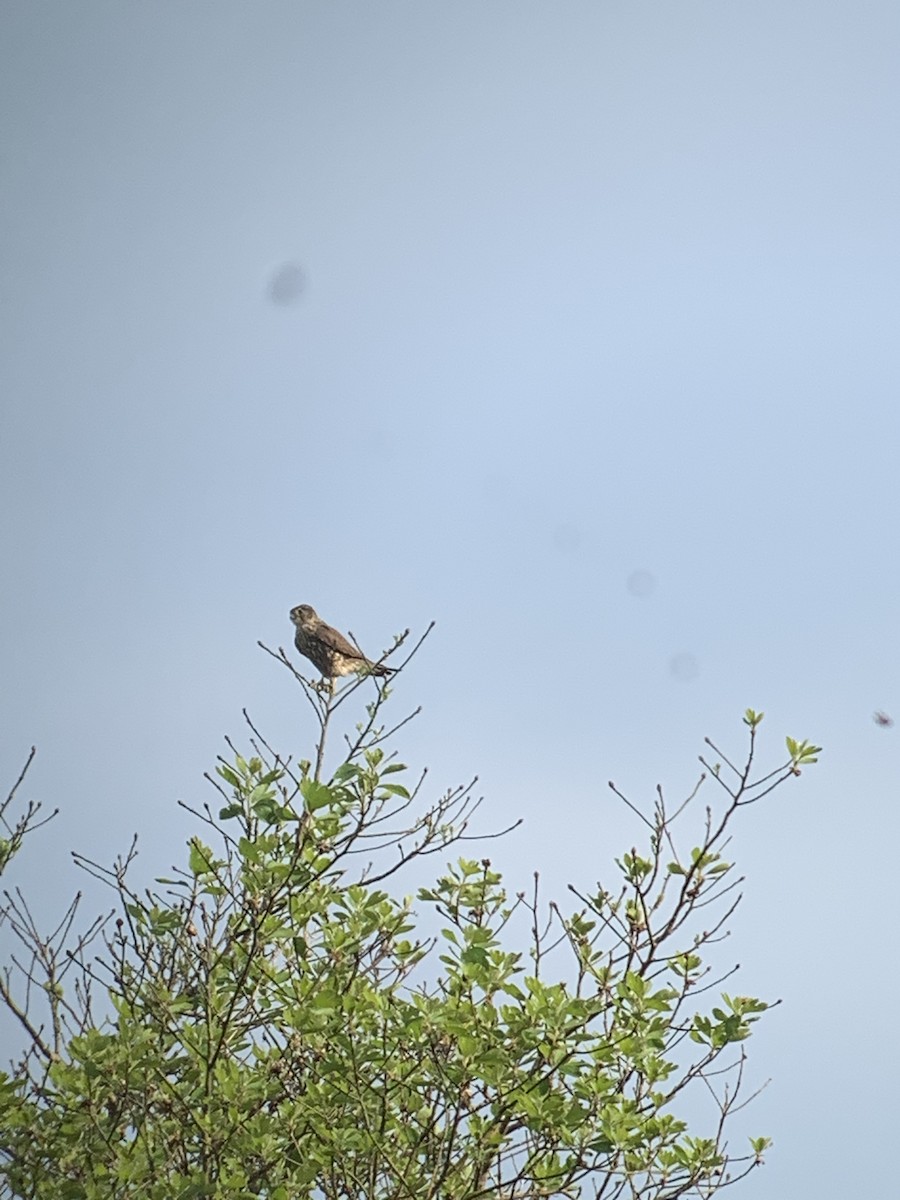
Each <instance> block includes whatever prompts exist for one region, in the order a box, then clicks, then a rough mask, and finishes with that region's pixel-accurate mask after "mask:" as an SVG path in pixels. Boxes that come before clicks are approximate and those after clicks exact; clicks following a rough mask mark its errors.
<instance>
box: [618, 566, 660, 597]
mask: <svg viewBox="0 0 900 1200" xmlns="http://www.w3.org/2000/svg"><path fill="white" fill-rule="evenodd" d="M625 586H626V587H627V588H628V590H629V592H631V594H632V596H650V595H652V594H653V592H655V591H656V579H655V578H654V576H653V575H652V574H651V573H650V572H649V571H632V572H631V574H630V575H629V576H628V581H627V583H626V585H625Z"/></svg>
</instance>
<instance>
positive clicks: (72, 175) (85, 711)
mask: <svg viewBox="0 0 900 1200" xmlns="http://www.w3.org/2000/svg"><path fill="white" fill-rule="evenodd" d="M0 34H2V36H0V178H2V189H0V257H2V261H3V263H4V267H3V271H2V276H0V303H2V312H3V324H2V328H3V355H2V363H0V383H2V395H3V405H2V412H0V489H2V506H0V513H2V516H0V548H2V559H3V563H4V566H5V570H4V586H3V599H4V605H3V609H4V621H3V636H2V642H0V671H2V677H3V680H4V687H3V689H2V705H3V712H2V721H0V767H2V771H3V778H4V779H5V780H8V781H9V782H10V783H11V782H12V780H13V779H14V777H15V775H16V774H17V772H18V768H19V766H20V765H21V762H22V761H23V760H24V757H25V754H26V752H27V748H28V747H29V746H30V745H31V744H32V743H36V744H37V746H38V759H37V762H36V765H35V768H34V772H33V774H32V776H31V778H30V792H29V794H30V795H33V796H37V797H39V798H41V799H42V800H44V802H45V803H46V804H47V805H48V806H50V807H52V806H56V805H59V807H60V809H61V814H60V817H59V818H58V820H57V821H56V822H55V824H54V825H53V827H52V828H51V829H49V830H47V831H46V832H45V834H44V836H43V840H42V842H41V843H40V845H34V846H33V847H32V849H31V851H30V857H29V858H28V859H27V861H25V862H23V863H21V864H20V865H19V867H18V872H19V873H18V875H17V876H16V881H17V882H22V883H23V886H26V887H27V886H28V885H29V883H30V884H31V887H32V890H37V891H38V892H39V893H40V902H41V903H42V904H45V905H46V907H47V911H48V912H53V911H56V910H57V908H58V907H59V906H61V905H63V904H64V902H65V901H66V900H67V898H68V897H69V895H70V894H71V893H72V892H73V891H74V890H75V889H76V888H77V887H78V886H82V885H83V883H84V880H83V879H81V878H79V877H78V875H77V874H76V873H75V872H74V869H71V868H70V866H69V850H70V849H78V850H81V851H83V852H85V853H88V854H89V855H90V856H92V857H95V858H99V859H101V860H104V861H108V860H109V859H110V858H111V857H112V856H113V855H114V854H116V853H117V852H120V851H122V850H124V849H125V848H126V846H127V844H128V842H129V839H130V836H131V834H132V833H133V832H135V831H137V832H138V833H139V835H140V844H141V858H140V860H139V870H141V871H144V872H145V875H146V878H147V879H148V880H149V879H150V878H151V877H152V875H153V874H154V873H158V872H159V871H160V870H164V869H165V868H167V867H168V866H169V864H170V863H171V862H173V861H175V860H177V859H179V858H180V855H181V850H180V848H179V847H180V844H181V841H182V839H183V837H184V836H185V835H186V834H187V833H188V832H189V831H190V829H191V826H190V824H189V822H188V821H187V818H186V817H185V816H184V814H183V812H182V810H180V809H179V808H177V806H176V801H177V800H178V799H182V800H185V801H188V802H190V803H194V804H198V803H201V802H202V801H203V800H205V799H207V798H209V793H208V791H207V790H206V785H204V784H203V781H202V778H201V776H202V772H203V771H204V770H206V769H208V768H209V767H210V765H211V764H212V762H213V761H214V759H215V756H216V754H218V753H219V752H220V750H221V749H222V748H223V743H222V737H223V734H225V733H229V734H231V735H232V736H234V737H236V738H241V737H242V736H243V730H242V721H241V715H240V713H241V708H242V707H244V706H246V707H247V708H248V709H249V710H250V712H251V713H252V714H253V716H254V719H255V720H256V721H257V722H258V724H259V725H260V726H261V727H262V728H263V729H265V730H266V731H267V733H268V735H269V736H270V738H271V740H272V741H274V742H275V743H276V744H278V745H279V746H281V747H283V748H288V747H295V748H296V749H297V751H298V752H300V753H303V752H304V751H308V747H309V738H310V734H311V731H310V729H309V726H308V714H307V711H306V708H305V706H304V703H303V701H302V697H298V696H297V695H296V693H295V692H294V691H293V690H292V688H291V685H290V680H289V679H288V678H287V676H286V673H284V672H281V671H279V670H278V669H277V667H276V665H275V664H273V663H272V662H271V660H270V659H268V658H267V657H266V656H265V655H264V654H263V653H262V652H261V651H260V650H259V649H258V648H257V646H256V642H257V639H262V640H263V641H265V642H266V643H267V644H269V645H278V644H282V645H285V646H287V645H289V643H290V637H291V628H290V626H289V623H288V620H287V612H288V609H289V608H290V607H291V605H293V604H296V603H300V602H308V603H312V604H314V605H315V606H316V608H317V609H318V610H319V611H320V612H321V613H322V614H323V615H324V616H325V617H326V619H328V620H330V621H332V622H333V623H334V624H336V625H338V626H340V627H341V628H344V629H347V628H350V629H352V631H353V632H354V634H355V635H356V636H357V637H358V638H359V639H360V641H361V643H362V644H363V645H364V647H366V648H367V649H368V650H370V652H371V651H379V650H380V649H381V648H382V647H384V646H386V645H387V644H388V643H389V641H390V638H391V636H392V634H394V633H396V632H397V631H399V630H401V629H403V628H405V627H407V626H411V627H412V628H413V629H416V630H420V629H422V628H424V626H425V625H426V624H427V623H428V621H430V620H431V619H435V620H436V621H437V625H436V628H435V631H434V633H433V635H432V637H431V638H430V639H429V642H428V643H427V646H426V648H425V650H424V651H423V652H422V654H421V655H420V656H419V657H418V659H417V660H416V661H415V663H414V665H413V666H412V667H411V668H410V670H409V672H408V673H407V675H406V676H405V677H404V679H403V681H402V684H401V686H400V687H399V688H398V693H399V694H398V696H397V706H398V708H402V707H404V706H405V707H410V708H411V707H415V706H416V705H418V704H422V705H423V708H424V712H423V715H422V716H421V717H420V718H419V720H418V722H417V723H415V724H414V725H413V726H411V727H410V728H409V729H408V730H407V731H406V732H405V733H404V735H403V738H402V741H401V742H400V744H399V747H398V748H399V750H400V752H401V756H402V757H403V758H405V759H407V760H408V761H410V762H411V763H413V764H415V765H424V764H428V765H429V766H430V768H431V773H432V776H433V778H434V779H435V780H436V781H438V783H436V787H437V786H438V784H440V786H442V785H443V784H444V783H447V784H452V783H456V782H459V781H460V780H462V779H463V778H467V777H468V776H469V775H471V774H473V773H476V772H477V773H478V775H479V776H480V785H479V786H480V788H481V790H482V791H483V792H484V795H485V805H484V808H483V810H482V812H483V814H484V825H485V828H496V827H499V826H501V825H504V824H506V823H508V822H509V821H511V820H514V819H517V818H518V817H520V816H521V817H523V818H524V825H523V828H522V829H521V830H520V831H518V832H517V833H516V834H515V835H513V836H512V837H511V838H510V839H509V840H508V841H507V842H506V843H505V844H503V845H497V844H496V843H495V844H492V846H491V854H492V857H493V858H494V859H495V861H497V862H498V863H499V864H501V865H502V866H503V867H504V868H505V869H507V870H508V871H509V872H510V883H511V885H512V886H513V888H514V889H515V887H517V886H519V884H520V882H521V883H523V884H524V883H527V881H528V880H529V879H530V876H531V872H532V871H533V870H534V869H536V868H537V869H540V870H541V872H542V874H543V876H544V878H545V880H546V886H547V889H548V892H550V893H551V894H557V895H561V894H563V891H564V887H565V884H566V883H567V882H568V881H570V880H572V881H574V882H576V883H579V884H582V885H585V886H590V885H591V884H592V883H593V882H594V881H595V880H596V879H597V878H598V877H603V876H604V874H605V873H607V872H608V864H609V862H610V860H611V858H612V857H613V855H615V854H618V853H620V852H621V851H622V850H623V849H624V848H626V847H627V845H628V844H629V841H628V839H630V838H633V836H634V830H633V828H632V826H631V825H630V824H629V822H628V820H627V818H626V816H625V814H623V813H622V812H621V811H620V810H619V809H618V808H616V806H615V802H614V800H613V798H612V797H611V795H610V793H609V792H608V789H607V788H606V781H607V780H608V779H610V778H612V779H614V780H615V781H616V783H617V784H618V785H619V786H621V787H622V788H623V789H624V790H626V791H627V792H628V794H629V796H630V797H631V798H633V799H634V800H636V801H637V800H640V799H642V798H643V799H646V800H647V802H650V800H651V799H652V790H653V788H654V786H655V785H656V784H657V783H658V782H659V783H662V784H663V785H664V787H665V788H666V790H667V793H668V794H670V795H672V796H673V797H675V796H678V795H681V794H682V793H683V792H684V791H686V790H687V789H688V788H689V787H690V785H691V783H692V782H693V779H694V776H695V774H696V771H697V765H696V755H697V754H698V753H699V752H700V751H701V750H702V749H703V745H702V738H703V736H704V735H709V736H711V737H713V738H714V739H715V740H716V741H718V742H719V743H720V744H721V745H722V746H723V748H725V749H728V750H729V751H732V752H733V753H734V754H739V753H740V751H741V749H742V747H743V728H742V726H741V723H740V717H741V714H742V712H743V710H744V709H745V708H746V707H747V706H748V705H752V706H754V707H757V708H761V709H764V710H765V711H766V713H767V718H766V722H765V725H764V728H763V733H764V735H765V736H764V739H763V752H764V754H768V756H769V757H770V759H771V761H772V763H773V765H774V763H775V762H777V761H779V760H780V757H781V755H782V749H781V748H782V747H783V736H784V735H785V734H791V735H793V736H795V737H808V738H810V739H812V740H814V741H815V742H817V743H819V744H821V745H824V747H825V753H824V755H823V757H822V761H821V763H820V764H819V766H818V767H816V768H815V769H813V770H811V771H809V772H807V773H805V774H804V776H803V777H802V779H800V780H799V781H797V782H796V785H795V786H794V787H792V788H790V789H787V790H785V791H784V792H782V793H779V794H777V795H776V796H774V797H773V798H772V799H771V802H770V803H768V804H767V805H766V806H765V807H761V808H758V809H754V810H753V811H751V812H748V813H747V814H746V819H745V821H744V822H743V824H742V825H741V826H740V828H739V829H738V831H737V837H736V842H735V853H736V856H737V858H738V860H739V862H740V865H741V867H742V869H743V870H744V871H745V872H746V874H747V877H748V880H747V885H746V900H745V905H744V908H743V910H742V912H741V914H740V917H739V919H738V921H737V926H736V931H735V935H734V939H733V942H734V957H735V959H736V960H737V959H739V960H740V961H741V963H742V964H743V968H744V970H743V974H742V976H741V987H742V990H744V991H747V992H751V993H763V994H765V995H767V996H770V997H772V996H780V997H782V998H783V999H784V1004H783V1005H782V1006H781V1007H780V1008H779V1009H778V1010H777V1011H776V1013H774V1014H773V1015H772V1016H771V1018H770V1019H769V1020H768V1022H767V1023H766V1024H765V1025H764V1026H763V1027H762V1029H761V1032H760V1034H759V1035H758V1037H757V1038H756V1039H754V1042H753V1043H752V1045H751V1052H752V1062H753V1065H754V1069H755V1070H756V1071H757V1081H761V1080H762V1079H764V1078H766V1077H768V1076H769V1075H771V1076H772V1077H773V1083H772V1084H771V1086H770V1087H769V1088H768V1090H767V1091H766V1092H765V1093H764V1095H763V1096H762V1097H761V1099H760V1100H759V1101H758V1102H757V1105H756V1108H755V1110H754V1111H753V1114H752V1120H751V1121H750V1127H751V1130H752V1131H753V1132H758V1131H760V1130H764V1131H767V1132H770V1133H772V1134H773V1135H774V1137H775V1139H776V1147H775V1149H774V1151H773V1152H772V1153H771V1155H770V1156H769V1160H768V1165H767V1167H766V1170H765V1172H763V1173H760V1174H758V1175H757V1176H755V1177H754V1178H753V1179H752V1180H751V1181H748V1183H746V1184H744V1185H743V1191H742V1194H744V1195H746V1196H760V1197H762V1196H765V1197H766V1200H773V1198H774V1200H782V1198H784V1200H787V1198H788V1197H791V1198H793V1197H795V1196H796V1195H798V1194H809V1195H817V1196H822V1197H827V1196H832V1195H834V1196H845V1195H848V1194H873V1195H874V1194H879V1193H886V1192H887V1191H888V1190H889V1189H890V1185H889V1182H888V1174H887V1172H888V1170H889V1169H890V1168H889V1164H888V1160H887V1158H886V1156H884V1155H882V1154H881V1153H879V1151H878V1149H877V1148H878V1147H879V1146H883V1145H885V1144H886V1143H887V1144H889V1140H888V1139H889V1137H890V1136H891V1134H892V1127H891V1128H890V1129H889V1125H888V1122H889V1120H890V1119H891V1116H892V1111H893V1107H894V1106H893V1086H894V1085H893V1075H894V1074H895V1073H896V1069H897V1066H898V1063H897V1051H896V1045H895V1042H896V1039H895V1038H894V1036H893V1033H892V1023H891V1018H890V1016H889V1015H887V1013H885V1009H888V1010H889V1009H890V1003H889V1002H886V1000H885V997H886V996H889V995H891V994H893V991H894V989H895V987H896V983H897V972H896V966H895V961H894V960H895V954H894V953H893V947H894V945H895V939H896V930H897V926H898V900H897V889H896V883H895V879H896V853H895V851H894V849H893V844H894V841H895V838H896V834H897V832H898V826H897V815H896V812H897V805H896V788H897V740H896V739H897V736H898V735H897V732H896V731H895V730H891V729H882V728H879V727H878V726H876V724H875V723H874V722H873V720H872V713H873V711H874V710H876V709H884V710H886V711H887V712H889V713H890V712H892V711H894V712H895V714H896V715H900V697H898V639H897V636H896V621H897V612H898V592H900V575H898V568H897V564H896V558H897V556H896V552H895V548H896V545H897V533H898V531H897V482H896V481H897V457H898V432H900V431H898V401H897V394H898V382H900V354H898V350H897V339H896V326H897V317H898V302H900V284H898V279H900V271H898V251H900V218H898V212H900V207H898V193H900V166H898V162H900V160H898V157H897V154H896V146H897V144H898V133H900V131H898V124H900V77H898V73H897V56H898V49H900V9H898V8H897V6H896V5H895V4H891V3H888V2H887V0H884V2H871V3H866V2H862V3H860V2H857V3H853V4H849V3H835V4H830V5H827V6H823V5H821V4H818V3H816V4H814V3H811V2H807V3H802V2H800V3H795V4H791V5H783V4H776V3H771V2H757V3H753V4H727V5H726V4H722V3H712V2H707V0H697V2H693V3H684V2H680V0H679V2H672V3H665V4H663V3H632V2H628V3H625V2H621V3H616V4H612V3H599V2H596V0H593V2H591V3H559V4H540V5H539V4H534V3H526V2H519V3H510V2H508V0H498V2H495V3H491V4H483V3H466V2H463V3H454V4H452V5H451V4H412V3H408V2H407V3H394V2H392V0H386V2H382V3H378V4H370V3H361V2H357V3H336V4H327V5H326V4H313V3H305V2H302V0H293V2H290V3H265V2H263V3H258V4H254V5H247V4H238V3H233V2H231V0H217V2H216V3H215V4H212V3H194V4H191V5H183V4H176V3H157V4H154V5H124V4H121V3H118V2H116V0H108V2H106V3H99V2H97V0H84V2H82V3H80V4H78V5H70V4H63V3H56V4H53V3H49V4H43V5H29V4H8V5H6V6H4V8H3V12H2V14H0ZM292 265H293V266H294V267H296V268H299V270H300V271H302V280H303V286H302V288H301V290H300V291H299V294H297V295H296V296H293V297H289V300H290V302H289V303H278V302H276V301H275V300H273V296H272V290H271V289H272V285H273V280H276V279H277V278H278V277H279V272H281V271H282V270H284V268H285V267H290V266H292ZM636 571H642V572H647V573H649V577H650V578H652V581H653V587H652V588H651V590H650V592H649V594H647V595H635V594H634V592H633V590H630V589H629V586H628V581H629V578H630V577H631V576H632V575H633V573H634V572H636ZM879 847H881V849H880V850H879V849H878V848H879ZM876 850H878V853H877V854H876ZM48 879H49V880H51V882H49V883H48ZM729 949H730V947H729ZM882 1014H884V1015H882ZM823 1147H831V1148H833V1149H832V1152H831V1153H830V1154H827V1153H825V1152H823Z"/></svg>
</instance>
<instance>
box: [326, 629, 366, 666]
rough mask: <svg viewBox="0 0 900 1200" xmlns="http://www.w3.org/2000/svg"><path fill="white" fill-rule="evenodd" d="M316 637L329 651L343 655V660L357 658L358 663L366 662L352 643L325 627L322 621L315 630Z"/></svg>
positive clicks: (335, 631)
mask: <svg viewBox="0 0 900 1200" xmlns="http://www.w3.org/2000/svg"><path fill="white" fill-rule="evenodd" d="M316 637H318V638H319V640H320V641H323V642H324V643H325V645H326V646H327V647H328V648H329V650H336V651H337V653H338V654H343V655H344V657H345V658H358V659H359V661H360V662H368V661H369V660H368V659H367V658H366V656H365V655H364V654H362V653H361V652H360V651H359V650H358V649H357V648H356V646H354V645H353V643H352V642H348V641H347V639H346V638H345V637H344V635H343V634H342V633H338V631H337V630H336V629H333V628H332V627H331V626H330V625H326V624H325V623H324V621H323V622H322V624H321V625H320V626H319V627H318V628H317V629H316Z"/></svg>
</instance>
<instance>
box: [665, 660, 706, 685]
mask: <svg viewBox="0 0 900 1200" xmlns="http://www.w3.org/2000/svg"><path fill="white" fill-rule="evenodd" d="M669 673H670V674H671V675H672V677H673V678H674V679H677V680H678V681H679V682H680V683H690V681H691V680H692V679H696V678H697V676H698V675H699V674H700V664H699V663H698V662H697V660H696V658H694V656H693V654H675V655H673V657H672V658H670V659H669Z"/></svg>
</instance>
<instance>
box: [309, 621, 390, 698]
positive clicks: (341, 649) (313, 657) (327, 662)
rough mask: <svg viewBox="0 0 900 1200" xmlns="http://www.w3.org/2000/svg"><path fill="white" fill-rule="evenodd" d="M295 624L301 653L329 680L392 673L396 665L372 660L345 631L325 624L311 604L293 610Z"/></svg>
mask: <svg viewBox="0 0 900 1200" xmlns="http://www.w3.org/2000/svg"><path fill="white" fill-rule="evenodd" d="M291 620H292V621H293V623H294V626H295V629H296V632H295V633H294V645H295V646H296V647H297V649H298V650H299V651H300V653H301V654H302V655H303V656H304V657H305V658H308V659H309V661H310V662H311V663H312V664H313V666H314V667H316V669H317V670H319V671H321V672H322V674H323V675H324V676H325V677H326V678H328V679H332V680H333V679H334V678H335V676H337V675H352V674H353V672H354V671H356V672H357V673H359V674H360V675H392V674H393V673H394V668H393V667H386V666H385V665H384V664H383V663H373V662H372V660H371V659H368V658H366V656H365V655H364V654H363V652H362V651H361V650H358V649H357V648H356V646H354V645H353V643H352V642H349V641H348V640H347V639H346V638H345V637H344V635H343V634H342V633H338V631H337V630H336V629H332V627H331V626H330V625H326V624H325V622H324V621H323V620H322V618H321V617H320V616H319V615H318V613H317V612H316V610H315V609H314V608H313V607H312V605H310V604H298V605H297V606H296V607H295V608H292V609H291Z"/></svg>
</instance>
